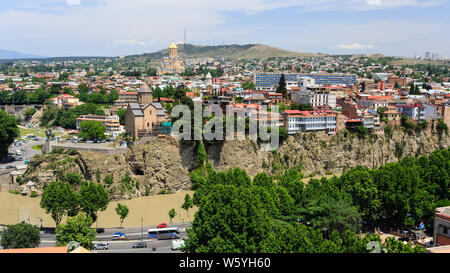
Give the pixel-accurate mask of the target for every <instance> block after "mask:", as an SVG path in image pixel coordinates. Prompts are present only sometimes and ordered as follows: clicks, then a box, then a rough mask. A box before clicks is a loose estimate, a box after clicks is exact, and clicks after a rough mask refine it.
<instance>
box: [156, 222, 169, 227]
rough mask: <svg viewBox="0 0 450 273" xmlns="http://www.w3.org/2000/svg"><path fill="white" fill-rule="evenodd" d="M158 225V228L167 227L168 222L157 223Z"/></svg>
mask: <svg viewBox="0 0 450 273" xmlns="http://www.w3.org/2000/svg"><path fill="white" fill-rule="evenodd" d="M156 227H157V228H165V227H167V224H166V223H161V224H159V225H157V226H156Z"/></svg>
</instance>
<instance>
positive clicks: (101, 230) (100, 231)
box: [96, 228, 105, 233]
mask: <svg viewBox="0 0 450 273" xmlns="http://www.w3.org/2000/svg"><path fill="white" fill-rule="evenodd" d="M96 231H97V233H105V229H104V228H97V229H96Z"/></svg>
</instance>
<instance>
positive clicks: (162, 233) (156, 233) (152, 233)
mask: <svg viewBox="0 0 450 273" xmlns="http://www.w3.org/2000/svg"><path fill="white" fill-rule="evenodd" d="M179 233H180V231H179V229H178V228H177V227H166V228H151V229H149V230H148V238H150V239H153V238H154V239H158V240H167V239H179V238H180V235H178V234H179Z"/></svg>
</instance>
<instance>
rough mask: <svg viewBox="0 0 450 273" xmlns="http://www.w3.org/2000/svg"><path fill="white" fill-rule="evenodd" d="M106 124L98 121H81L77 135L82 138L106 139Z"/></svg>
mask: <svg viewBox="0 0 450 273" xmlns="http://www.w3.org/2000/svg"><path fill="white" fill-rule="evenodd" d="M105 132H106V126H105V125H103V124H102V123H101V122H100V121H91V120H87V121H82V122H81V123H80V130H79V132H78V135H79V136H80V137H82V138H84V139H93V140H95V139H106V135H105Z"/></svg>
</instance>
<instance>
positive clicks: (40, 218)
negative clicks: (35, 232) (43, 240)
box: [36, 216, 42, 230]
mask: <svg viewBox="0 0 450 273" xmlns="http://www.w3.org/2000/svg"><path fill="white" fill-rule="evenodd" d="M36 218H38V219H39V221H40V222H41V230H42V217H40V216H37V217H36Z"/></svg>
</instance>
